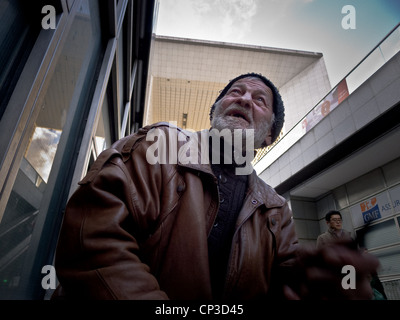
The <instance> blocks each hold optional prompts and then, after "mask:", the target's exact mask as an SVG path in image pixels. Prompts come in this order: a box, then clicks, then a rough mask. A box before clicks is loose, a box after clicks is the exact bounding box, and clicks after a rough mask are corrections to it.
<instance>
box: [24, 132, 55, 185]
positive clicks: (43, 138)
mask: <svg viewBox="0 0 400 320" xmlns="http://www.w3.org/2000/svg"><path fill="white" fill-rule="evenodd" d="M60 135H61V131H56V130H53V129H47V128H41V127H36V128H35V132H34V134H33V136H32V140H31V143H30V145H29V148H28V150H27V152H26V155H25V157H26V159H27V160H28V161H29V163H30V164H31V165H32V167H33V168H34V169H35V170H36V172H37V173H38V174H39V175H40V176H41V177H42V179H43V180H44V181H45V182H47V180H48V178H49V175H50V170H51V167H52V164H53V160H54V156H55V154H56V151H57V146H58V141H59V138H60Z"/></svg>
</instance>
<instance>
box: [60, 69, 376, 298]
mask: <svg viewBox="0 0 400 320" xmlns="http://www.w3.org/2000/svg"><path fill="white" fill-rule="evenodd" d="M210 119H211V129H210V130H206V131H202V132H197V133H188V132H184V131H183V130H181V129H179V128H176V127H173V126H170V125H169V124H166V123H158V124H154V125H151V126H147V127H145V128H142V129H140V130H139V131H138V132H137V133H135V134H133V135H130V136H128V137H125V138H123V139H121V140H119V141H117V142H116V143H114V144H113V145H112V147H111V148H110V149H108V150H105V151H104V152H103V153H102V154H101V155H100V156H99V158H98V159H97V161H96V162H95V164H94V165H93V166H92V168H91V169H90V171H89V172H88V174H87V175H86V177H85V178H84V179H83V180H82V181H81V182H80V186H79V188H78V190H77V191H76V192H75V193H74V195H73V196H72V197H71V199H70V200H69V202H68V205H67V208H66V212H65V218H64V222H63V226H62V230H61V234H60V239H59V243H58V248H57V253H56V270H57V275H58V279H59V281H60V286H59V287H58V289H57V290H56V292H55V294H54V295H53V298H60V297H61V296H62V297H64V298H72V299H190V300H200V299H201V300H204V299H222V300H225V301H226V300H238V299H243V300H249V299H263V298H281V297H285V298H288V299H301V298H309V297H316V296H315V292H314V291H315V290H314V288H315V283H324V284H326V283H329V285H325V286H324V288H327V290H330V291H329V292H334V294H333V295H332V297H337V296H344V297H346V298H360V297H361V298H363V297H369V295H371V292H370V291H368V289H366V290H363V288H364V287H365V288H367V287H368V286H369V282H368V279H367V276H365V277H364V274H365V275H367V274H369V273H370V271H371V269H375V268H376V266H377V263H376V261H375V260H374V259H373V257H371V256H366V255H363V254H361V253H358V252H356V251H354V250H353V249H350V248H347V247H346V246H341V247H340V248H338V249H337V250H338V252H339V254H338V255H336V260H335V259H333V258H330V257H326V256H324V254H323V252H319V251H318V252H317V251H307V250H299V245H298V241H297V237H296V234H295V228H294V223H293V220H292V212H291V210H290V209H289V206H288V204H287V202H286V201H285V199H284V198H283V197H281V196H280V195H278V194H277V193H276V192H275V190H274V189H273V188H271V187H270V186H269V185H267V184H266V183H265V182H263V181H262V180H261V179H260V178H259V177H258V176H257V175H256V173H255V172H254V171H252V170H250V172H249V171H248V170H242V171H240V170H239V169H243V168H245V167H247V163H246V160H243V159H248V155H249V153H251V155H252V156H254V149H256V148H260V147H262V146H267V145H270V144H271V143H273V142H274V141H275V139H276V138H277V136H278V135H279V132H280V130H281V128H282V125H283V119H284V107H283V103H282V100H281V96H280V94H279V92H278V90H277V89H276V87H275V86H274V85H273V84H272V83H271V82H270V81H269V80H268V79H266V78H265V77H264V76H262V75H259V74H254V73H251V74H244V75H240V76H238V77H237V78H235V79H233V80H231V81H230V82H229V83H228V85H227V86H226V87H225V88H224V89H223V90H222V92H221V93H220V94H219V96H218V98H217V99H216V102H215V103H214V105H213V106H212V108H211V112H210ZM205 132H206V133H208V134H207V135H205V134H204V133H205ZM221 132H224V134H221V135H218V133H221ZM226 132H228V133H229V134H226ZM156 137H157V139H156ZM238 140H239V142H238ZM155 141H156V142H155ZM194 150H195V151H194ZM299 253H301V254H299ZM338 257H339V258H338ZM366 262H367V263H366ZM347 263H351V264H353V265H354V266H355V267H356V268H359V269H358V270H357V272H358V278H359V279H361V280H359V281H362V285H361V286H359V288H360V289H361V292H360V291H357V292H358V293H357V294H356V293H354V292H352V293H348V292H341V290H340V289H338V288H337V287H338V283H337V282H335V281H332V274H334V275H335V276H337V275H338V274H337V270H338V268H341V267H342V266H343V264H347ZM366 265H368V267H366ZM310 268H317V270H318V272H317V273H310V272H307V271H308V270H310ZM293 270H294V272H292V271H293ZM293 274H296V275H299V276H298V277H297V276H296V277H292V276H290V275H293ZM339 276H342V275H341V274H340V271H339ZM364 278H365V279H367V280H365V281H364ZM364 282H365V283H367V286H364ZM339 283H340V281H339ZM339 286H340V284H339ZM305 287H306V288H307V290H305V289H304V288H305ZM328 288H329V289H328ZM331 289H332V290H331ZM317 292H318V293H322V292H321V290H319V288H317ZM322 297H323V298H326V297H330V296H329V293H327V294H322Z"/></svg>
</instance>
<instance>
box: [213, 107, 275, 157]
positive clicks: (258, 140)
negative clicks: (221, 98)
mask: <svg viewBox="0 0 400 320" xmlns="http://www.w3.org/2000/svg"><path fill="white" fill-rule="evenodd" d="M235 121H236V120H235V119H230V117H223V116H221V115H216V116H214V117H213V119H212V121H211V127H212V128H214V129H217V130H219V131H222V130H223V129H229V130H230V131H231V132H232V141H233V139H234V136H233V134H234V130H235V129H236V131H237V130H238V129H241V128H239V127H238V126H235ZM269 128H270V125H269V124H267V125H264V126H262V127H261V128H260V129H258V130H256V129H255V128H254V127H253V126H251V127H250V128H248V129H250V130H248V129H241V130H242V150H246V149H247V145H248V144H247V143H246V140H247V139H253V140H254V144H253V145H254V148H253V149H258V148H261V147H264V146H265V139H266V138H267V136H268V133H269Z"/></svg>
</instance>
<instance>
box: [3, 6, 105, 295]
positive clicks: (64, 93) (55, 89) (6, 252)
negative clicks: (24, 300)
mask: <svg viewBox="0 0 400 320" xmlns="http://www.w3.org/2000/svg"><path fill="white" fill-rule="evenodd" d="M97 6H98V4H97V1H90V2H89V1H88V0H86V1H82V5H81V6H80V8H79V12H78V13H77V14H76V16H75V17H74V21H73V23H72V26H71V29H70V30H69V33H68V36H67V39H66V41H65V44H64V46H63V48H62V49H61V54H60V56H59V58H58V60H57V63H56V68H55V70H54V73H53V74H52V76H51V79H50V80H48V82H47V83H48V84H49V85H48V88H47V89H46V90H47V91H46V93H45V96H44V100H43V101H44V102H43V104H42V106H41V107H42V108H41V110H40V112H39V115H38V117H37V119H36V121H35V125H34V129H33V131H32V132H31V134H30V139H29V143H28V146H27V148H26V150H25V153H24V158H23V159H22V162H21V165H20V169H19V172H18V175H17V178H16V181H15V183H14V185H13V190H12V192H11V195H10V197H9V200H8V203H7V207H6V210H5V212H4V215H3V217H2V219H1V221H0V244H1V245H0V297H2V298H9V297H13V298H18V294H19V293H18V289H19V285H20V279H21V276H22V274H23V273H29V271H30V270H26V265H28V266H29V265H30V261H25V260H26V259H25V257H26V256H27V255H26V253H27V250H28V248H29V246H30V245H31V243H30V240H31V236H32V232H33V231H34V228H36V227H39V226H38V225H37V224H35V223H36V222H37V220H38V219H37V217H38V216H41V215H46V212H42V211H41V208H42V207H46V206H45V205H44V204H43V203H42V202H43V200H44V199H49V198H50V197H48V196H46V197H44V195H45V194H51V193H52V192H53V190H50V189H52V188H47V185H48V183H49V182H50V180H51V179H52V174H57V173H58V171H59V170H58V168H53V163H54V159H55V157H56V156H57V155H56V154H57V152H59V151H60V152H62V151H63V150H62V149H60V150H58V148H59V142H60V139H61V138H62V134H63V133H64V125H65V124H66V123H67V121H66V120H67V118H70V119H73V118H74V117H73V114H74V112H81V110H82V107H78V106H85V105H88V107H89V106H90V103H89V101H90V97H89V96H88V95H89V94H90V92H91V91H90V90H88V89H89V88H90V87H92V86H93V81H92V80H93V78H94V74H95V72H96V66H97V63H98V61H99V57H100V54H101V32H100V22H99V8H98V7H97ZM69 112H72V113H71V114H69ZM65 133H66V134H67V135H68V131H66V132H65ZM66 152H68V150H66ZM60 156H61V157H63V155H60ZM53 169H54V171H52V170H53ZM53 172H54V173H53ZM52 181H55V180H52ZM46 201H49V200H46ZM41 221H43V219H41ZM40 227H41V226H40ZM39 286H40V284H39Z"/></svg>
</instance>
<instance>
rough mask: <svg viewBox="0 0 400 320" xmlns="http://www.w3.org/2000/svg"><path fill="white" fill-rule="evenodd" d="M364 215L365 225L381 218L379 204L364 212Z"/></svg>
mask: <svg viewBox="0 0 400 320" xmlns="http://www.w3.org/2000/svg"><path fill="white" fill-rule="evenodd" d="M362 215H363V219H364V223H368V222H371V221H374V220H377V219H379V218H381V212H380V211H379V206H378V204H376V206H374V207H372V208H371V209H369V210H368V211H364V212H363V213H362Z"/></svg>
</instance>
